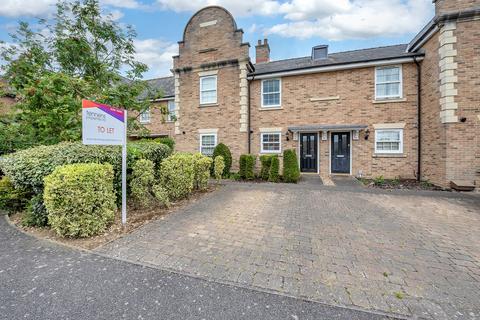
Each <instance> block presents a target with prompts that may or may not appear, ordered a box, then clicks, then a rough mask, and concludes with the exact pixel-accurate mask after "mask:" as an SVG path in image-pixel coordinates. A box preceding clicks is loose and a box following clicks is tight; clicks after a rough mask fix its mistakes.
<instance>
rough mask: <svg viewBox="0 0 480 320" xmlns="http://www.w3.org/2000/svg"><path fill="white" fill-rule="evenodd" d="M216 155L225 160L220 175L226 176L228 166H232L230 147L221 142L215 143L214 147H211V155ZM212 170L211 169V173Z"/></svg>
mask: <svg viewBox="0 0 480 320" xmlns="http://www.w3.org/2000/svg"><path fill="white" fill-rule="evenodd" d="M218 156H222V157H223V161H224V162H225V168H224V169H223V173H222V176H223V177H228V175H229V174H230V168H231V167H232V153H231V152H230V149H229V148H228V147H227V146H226V145H225V144H223V143H219V144H217V146H216V147H215V149H213V156H212V158H213V159H215V158H216V157H218ZM213 173H214V171H213V170H212V174H213Z"/></svg>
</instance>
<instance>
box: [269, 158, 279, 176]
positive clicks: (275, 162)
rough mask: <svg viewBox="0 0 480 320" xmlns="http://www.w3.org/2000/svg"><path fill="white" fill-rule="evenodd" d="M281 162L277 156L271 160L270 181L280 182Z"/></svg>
mask: <svg viewBox="0 0 480 320" xmlns="http://www.w3.org/2000/svg"><path fill="white" fill-rule="evenodd" d="M279 171H280V160H279V159H278V156H277V155H274V156H272V158H271V160H270V171H269V173H268V181H270V182H278V181H279V180H280V174H279Z"/></svg>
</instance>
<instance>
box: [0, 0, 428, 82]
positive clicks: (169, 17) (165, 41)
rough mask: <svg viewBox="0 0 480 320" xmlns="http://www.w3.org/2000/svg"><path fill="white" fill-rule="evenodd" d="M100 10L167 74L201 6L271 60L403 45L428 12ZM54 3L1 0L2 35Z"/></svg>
mask: <svg viewBox="0 0 480 320" xmlns="http://www.w3.org/2000/svg"><path fill="white" fill-rule="evenodd" d="M100 1H101V4H102V7H103V9H104V12H105V13H106V14H107V13H111V14H113V15H114V16H115V17H116V19H118V21H119V22H120V23H125V24H131V25H133V26H134V27H135V29H136V30H137V33H138V41H137V42H136V46H137V52H138V59H139V60H141V61H142V62H145V63H147V64H148V65H149V66H150V71H149V72H148V73H147V74H146V78H151V77H158V76H164V75H169V69H170V68H171V56H172V55H173V54H176V51H177V41H179V40H181V37H182V33H183V29H184V27H185V24H186V23H187V21H188V19H189V18H190V17H191V15H192V14H193V13H194V12H195V11H196V10H198V9H199V8H201V7H203V6H205V5H209V4H218V5H222V6H224V7H225V8H227V9H228V10H230V11H231V12H232V14H233V15H234V17H235V19H236V21H237V25H238V27H239V28H242V29H243V30H244V32H245V33H244V41H248V42H250V44H251V48H250V50H251V51H250V54H251V56H252V58H253V57H254V53H255V52H254V50H255V49H254V46H255V43H256V41H257V40H258V39H261V38H264V37H267V38H268V39H269V43H270V48H271V58H272V59H274V60H279V59H286V58H292V57H298V56H306V55H309V54H310V50H311V47H312V46H314V45H318V44H328V45H329V46H330V49H329V50H330V52H338V51H345V50H353V49H361V48H368V47H375V46H383V45H390V44H399V43H407V42H409V41H410V40H411V38H412V37H413V36H414V35H415V34H416V33H417V32H418V31H420V29H421V27H422V26H423V25H424V24H426V23H427V22H428V20H430V19H431V18H432V16H433V11H434V7H433V4H432V1H431V0H287V1H284V0H248V1H245V0H243V1H238V0H100ZM54 4H55V0H2V5H1V6H0V39H1V40H3V41H5V42H9V41H11V39H10V37H9V36H8V33H9V32H10V31H12V28H15V26H16V25H17V24H18V21H20V20H25V21H29V22H32V23H34V22H35V19H34V17H46V18H48V16H49V15H51V14H52V12H53V11H54Z"/></svg>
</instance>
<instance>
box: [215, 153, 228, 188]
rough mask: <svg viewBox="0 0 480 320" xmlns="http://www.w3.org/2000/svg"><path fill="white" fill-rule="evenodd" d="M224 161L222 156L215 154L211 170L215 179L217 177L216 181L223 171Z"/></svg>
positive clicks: (220, 177)
mask: <svg viewBox="0 0 480 320" xmlns="http://www.w3.org/2000/svg"><path fill="white" fill-rule="evenodd" d="M224 170H225V161H224V160H223V157H222V156H216V157H215V160H214V165H213V172H214V176H215V179H217V182H219V181H220V179H222V175H223V173H224V172H225V171H224Z"/></svg>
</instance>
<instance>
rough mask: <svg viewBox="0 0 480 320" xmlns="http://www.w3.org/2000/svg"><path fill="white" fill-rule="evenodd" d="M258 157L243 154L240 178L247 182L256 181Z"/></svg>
mask: <svg viewBox="0 0 480 320" xmlns="http://www.w3.org/2000/svg"><path fill="white" fill-rule="evenodd" d="M255 162H256V157H255V155H253V154H242V155H241V156H240V171H239V174H240V177H242V178H243V179H246V180H253V179H255V171H254V169H255Z"/></svg>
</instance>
